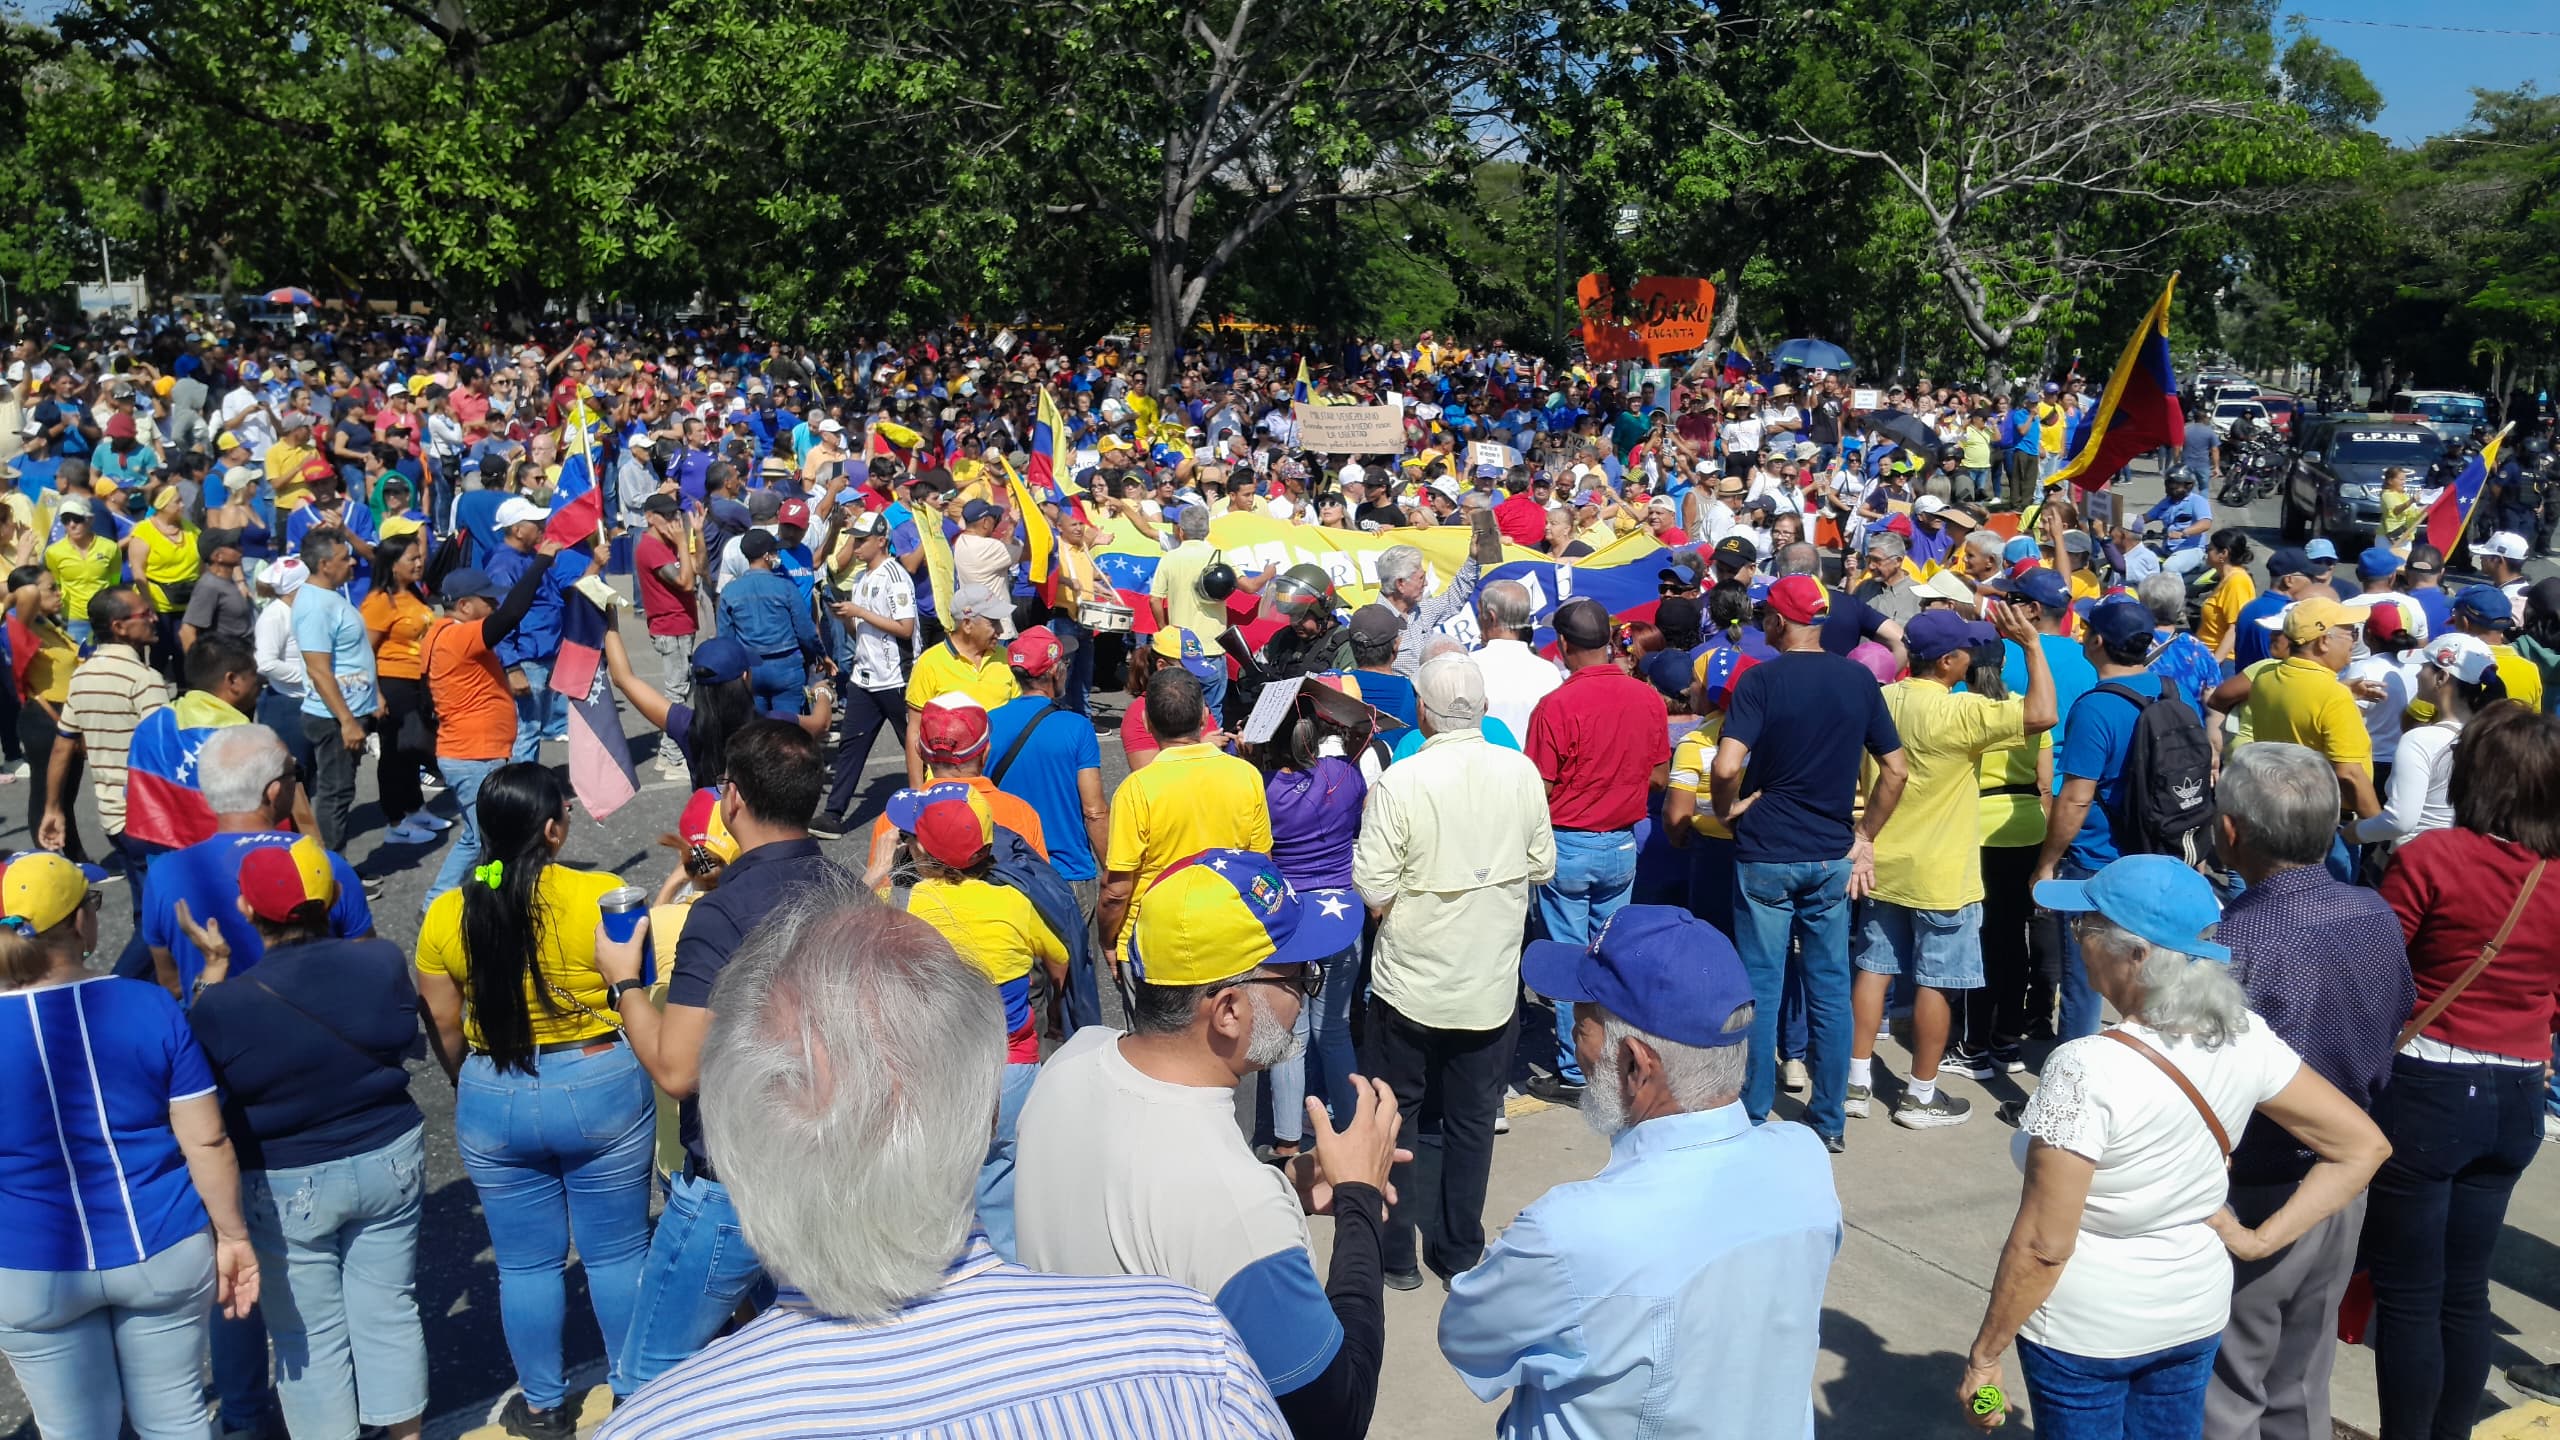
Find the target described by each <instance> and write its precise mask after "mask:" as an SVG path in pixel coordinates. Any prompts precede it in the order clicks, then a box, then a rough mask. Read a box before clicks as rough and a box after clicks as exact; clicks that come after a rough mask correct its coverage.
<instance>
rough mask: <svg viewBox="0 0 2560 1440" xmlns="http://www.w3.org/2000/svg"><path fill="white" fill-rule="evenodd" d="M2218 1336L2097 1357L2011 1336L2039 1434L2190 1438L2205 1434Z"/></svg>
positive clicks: (2117, 1439)
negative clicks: (2118, 1357)
mask: <svg viewBox="0 0 2560 1440" xmlns="http://www.w3.org/2000/svg"><path fill="white" fill-rule="evenodd" d="M2221 1344H2222V1337H2221V1336H2219V1335H2207V1336H2206V1337H2204V1338H2203V1339H2201V1340H2190V1341H2188V1342H2187V1343H2186V1344H2184V1345H2172V1346H2170V1347H2169V1348H2168V1349H2166V1350H2154V1351H2152V1352H2151V1353H2150V1354H2148V1355H2132V1356H2127V1357H2125V1358H2124V1359H2121V1360H2097V1359H2092V1358H2090V1357H2089V1356H2086V1355H2073V1354H2069V1353H2067V1352H2064V1351H2061V1350H2048V1349H2046V1348H2045V1347H2043V1346H2042V1345H2038V1344H2036V1343H2035V1342H2034V1341H2032V1340H2020V1341H2019V1342H2018V1370H2019V1372H2020V1373H2021V1374H2023V1375H2024V1376H2025V1377H2026V1381H2027V1403H2028V1404H2029V1405H2030V1406H2031V1407H2033V1409H2034V1412H2035V1422H2036V1435H2037V1437H2038V1440H2195V1437H2197V1436H2198V1435H2201V1434H2203V1433H2204V1396H2205V1389H2206V1387H2207V1386H2208V1385H2210V1384H2211V1383H2212V1380H2213V1352H2214V1351H2215V1350H2216V1349H2217V1348H2219V1347H2220V1346H2221Z"/></svg>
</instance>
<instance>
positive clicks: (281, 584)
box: [259, 555, 311, 599]
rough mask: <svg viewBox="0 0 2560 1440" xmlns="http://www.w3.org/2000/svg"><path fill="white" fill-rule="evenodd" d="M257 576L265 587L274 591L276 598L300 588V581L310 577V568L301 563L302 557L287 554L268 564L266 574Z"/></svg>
mask: <svg viewBox="0 0 2560 1440" xmlns="http://www.w3.org/2000/svg"><path fill="white" fill-rule="evenodd" d="M259 578H261V579H263V580H264V581H265V582H266V586H267V588H268V589H270V590H272V591H274V592H275V593H276V596H277V598H279V599H281V598H283V597H284V596H287V595H290V594H292V593H293V592H294V591H296V590H299V589H301V588H302V582H303V581H305V580H308V579H310V578H311V569H310V567H309V566H307V565H304V564H303V563H302V557H300V556H298V555H287V556H285V557H284V558H283V559H281V560H278V561H277V562H276V563H274V564H273V565H270V566H268V567H267V570H266V574H264V575H263V576H261V577H259Z"/></svg>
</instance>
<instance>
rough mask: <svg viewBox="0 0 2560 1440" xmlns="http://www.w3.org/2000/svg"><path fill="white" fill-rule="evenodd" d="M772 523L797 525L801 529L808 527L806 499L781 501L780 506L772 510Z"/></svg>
mask: <svg viewBox="0 0 2560 1440" xmlns="http://www.w3.org/2000/svg"><path fill="white" fill-rule="evenodd" d="M773 523H774V524H776V525H797V526H799V527H800V528H801V529H803V530H806V529H808V528H809V502H808V501H806V500H785V501H783V502H782V508H781V509H779V510H776V511H775V512H773Z"/></svg>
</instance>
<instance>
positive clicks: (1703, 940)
mask: <svg viewBox="0 0 2560 1440" xmlns="http://www.w3.org/2000/svg"><path fill="white" fill-rule="evenodd" d="M1520 978H1521V979H1523V980H1526V981H1528V982H1529V988H1530V989H1532V990H1535V991H1537V992H1538V993H1539V994H1541V995H1544V996H1546V997H1547V998H1548V999H1550V1000H1553V1001H1555V1002H1556V1003H1557V1004H1559V1005H1562V1004H1567V1003H1569V1002H1572V1001H1576V1000H1588V1001H1590V1002H1591V1003H1592V1004H1594V1005H1598V1006H1600V1007H1602V1008H1604V1009H1606V1010H1607V1011H1608V1012H1609V1013H1610V1014H1612V1015H1615V1016H1617V1017H1618V1018H1619V1019H1621V1020H1624V1021H1626V1022H1627V1023H1628V1024H1630V1025H1633V1026H1634V1027H1636V1028H1637V1029H1639V1030H1642V1031H1644V1032H1645V1033H1646V1034H1649V1035H1659V1036H1661V1037H1662V1038H1663V1039H1665V1040H1672V1041H1677V1042H1678V1043H1680V1044H1682V1045H1695V1046H1698V1047H1699V1048H1701V1049H1721V1048H1723V1047H1724V1046H1727V1045H1739V1044H1741V1043H1742V1042H1743V1041H1745V1040H1748V1039H1750V1038H1751V1032H1750V1030H1749V1029H1747V1028H1746V1029H1742V1030H1733V1031H1728V1030H1726V1029H1725V1028H1724V1024H1725V1021H1726V1020H1727V1019H1729V1018H1730V1017H1731V1016H1732V1015H1733V1012H1734V1011H1736V1010H1739V1009H1741V1008H1742V1007H1743V1006H1745V1005H1748V1004H1750V1003H1751V977H1750V976H1749V975H1748V974H1746V973H1744V971H1743V968H1742V957H1741V956H1740V955H1738V954H1736V953H1735V952H1734V948H1733V942H1732V941H1730V940H1727V939H1726V938H1725V937H1724V932H1723V931H1721V930H1718V929H1716V927H1714V926H1713V925H1710V924H1708V923H1707V922H1705V921H1704V920H1701V919H1699V918H1698V917H1697V916H1695V915H1692V914H1690V913H1689V912H1688V911H1686V910H1684V909H1681V908H1679V907H1678V906H1673V905H1627V906H1622V907H1621V908H1620V909H1619V911H1618V913H1617V914H1615V915H1612V916H1610V917H1609V918H1608V919H1607V920H1606V921H1604V922H1602V924H1601V926H1600V933H1598V934H1597V935H1594V936H1592V937H1591V943H1590V944H1588V945H1575V944H1569V943H1567V942H1565V941H1561V940H1533V941H1531V942H1530V943H1529V945H1528V947H1527V948H1526V949H1525V950H1523V951H1522V952H1521V955H1520Z"/></svg>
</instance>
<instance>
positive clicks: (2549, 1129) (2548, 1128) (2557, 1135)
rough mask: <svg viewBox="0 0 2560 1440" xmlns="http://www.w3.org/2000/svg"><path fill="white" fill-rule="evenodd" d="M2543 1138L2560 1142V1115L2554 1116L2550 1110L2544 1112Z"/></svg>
mask: <svg viewBox="0 0 2560 1440" xmlns="http://www.w3.org/2000/svg"><path fill="white" fill-rule="evenodd" d="M2542 1138H2543V1139H2545V1140H2560V1115H2554V1114H2552V1113H2551V1112H2550V1111H2548V1110H2545V1111H2543V1112H2542Z"/></svg>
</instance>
